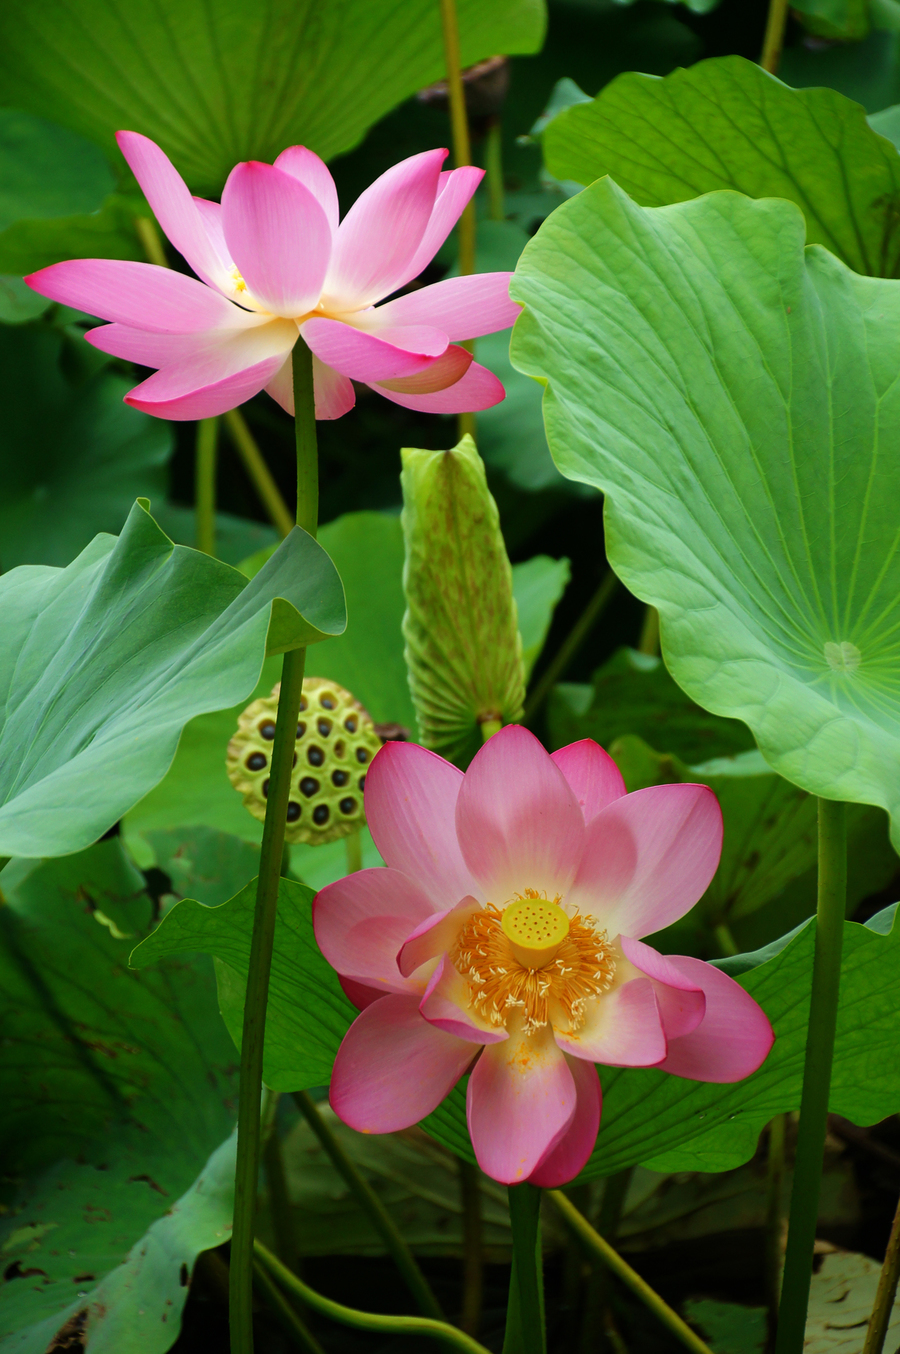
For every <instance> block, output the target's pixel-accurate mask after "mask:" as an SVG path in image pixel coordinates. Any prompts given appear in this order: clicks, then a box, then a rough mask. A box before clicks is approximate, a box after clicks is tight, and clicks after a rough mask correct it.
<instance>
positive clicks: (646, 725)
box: [548, 648, 753, 763]
mask: <svg viewBox="0 0 900 1354" xmlns="http://www.w3.org/2000/svg"><path fill="white" fill-rule="evenodd" d="M548 722H549V726H550V736H551V742H552V746H553V747H554V748H560V747H564V746H565V745H566V744H567V743H576V742H577V741H578V740H579V739H580V738H593V739H594V741H595V742H596V743H599V744H600V746H601V747H604V748H607V749H608V748H609V747H610V745H611V744H612V743H613V742H614V741H615V739H616V738H621V737H622V736H623V735H628V734H634V735H637V736H639V737H641V738H643V739H644V740H645V741H646V742H648V743H649V744H650V745H651V746H652V747H655V748H659V749H660V750H661V751H663V752H668V753H672V754H674V755H675V756H676V757H680V758H681V759H682V760H683V761H685V762H690V763H694V762H705V761H709V760H710V759H711V758H712V757H724V756H732V755H733V754H734V753H737V752H745V751H747V750H748V749H749V748H752V747H753V737H752V735H751V734H750V733H749V732H748V731H747V729H746V728H745V727H744V725H743V724H741V723H739V722H738V721H737V720H736V719H719V718H718V717H717V716H716V715H711V714H709V713H708V712H707V711H706V710H703V709H701V708H700V706H699V705H696V704H695V702H694V701H692V700H691V699H690V698H689V697H688V696H686V695H685V693H684V692H683V691H682V690H681V688H680V687H679V686H678V685H677V683H675V682H673V681H672V678H671V677H670V676H669V674H668V672H667V671H666V667H665V664H664V663H662V662H661V661H660V659H658V658H653V657H651V656H650V655H649V654H642V653H638V652H637V650H636V649H624V648H623V649H617V650H616V652H615V653H614V654H613V656H612V658H609V659H607V661H606V662H605V663H604V664H603V666H602V667H600V668H598V669H597V671H596V672H595V673H594V675H593V679H592V682H591V685H588V684H587V683H582V682H561V683H560V684H559V685H558V686H556V687H554V688H553V691H552V692H551V695H550V701H549V708H548Z"/></svg>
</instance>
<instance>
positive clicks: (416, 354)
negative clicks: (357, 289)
mask: <svg viewBox="0 0 900 1354" xmlns="http://www.w3.org/2000/svg"><path fill="white" fill-rule="evenodd" d="M300 333H301V334H302V335H303V337H304V339H305V340H306V342H307V343H308V344H309V346H310V348H312V350H313V352H314V353H315V355H316V357H318V358H319V360H320V361H321V362H324V363H325V365H326V366H328V367H333V368H334V369H335V371H339V372H340V373H341V374H342V375H343V376H350V377H352V378H353V380H354V381H366V382H369V381H382V380H385V379H390V378H393V377H396V376H412V375H413V373H414V372H417V371H422V370H423V369H424V368H425V367H427V366H428V365H429V364H430V363H431V361H432V360H433V359H434V358H435V357H439V356H440V355H441V353H443V352H444V351H445V350H446V347H447V337H446V335H445V334H442V333H441V332H440V330H438V329H425V328H424V327H422V326H419V327H418V328H417V329H415V330H413V329H412V328H411V327H410V328H408V329H407V330H406V334H407V335H408V341H409V342H412V343H414V344H416V345H417V350H416V351H411V349H410V348H408V347H403V348H398V347H397V346H396V344H393V343H390V342H388V341H387V340H385V339H383V338H378V337H376V335H375V334H367V333H366V332H365V330H362V329H354V327H353V326H352V325H349V324H344V323H343V321H342V320H328V319H325V318H322V317H319V316H317V317H316V318H315V319H312V320H305V321H304V323H303V324H301V326H300Z"/></svg>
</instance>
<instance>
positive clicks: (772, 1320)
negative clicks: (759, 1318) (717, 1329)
mask: <svg viewBox="0 0 900 1354" xmlns="http://www.w3.org/2000/svg"><path fill="white" fill-rule="evenodd" d="M785 1117H786V1116H785V1115H783V1114H776V1115H775V1118H774V1119H773V1120H772V1122H771V1123H770V1124H769V1147H768V1161H767V1170H766V1177H767V1178H766V1306H767V1308H768V1313H769V1330H770V1332H771V1333H772V1335H773V1336H774V1333H775V1331H776V1329H777V1327H778V1304H779V1302H780V1301H781V1261H782V1254H781V1247H782V1228H783V1225H784V1201H783V1198H782V1195H783V1193H784V1129H785Z"/></svg>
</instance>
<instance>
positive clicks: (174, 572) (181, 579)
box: [0, 502, 345, 856]
mask: <svg viewBox="0 0 900 1354" xmlns="http://www.w3.org/2000/svg"><path fill="white" fill-rule="evenodd" d="M344 620H345V613H344V597H343V590H342V588H341V583H340V579H339V578H338V575H337V572H336V571H335V568H334V565H333V564H332V563H331V561H330V560H329V558H328V556H327V555H326V554H325V552H324V550H323V549H322V548H321V546H319V545H318V544H317V543H316V542H315V541H314V540H313V538H312V537H311V536H308V535H307V534H306V533H305V532H303V531H301V530H300V528H299V527H298V528H295V529H294V530H293V531H292V532H291V534H290V536H289V537H288V538H287V539H286V540H285V541H284V542H283V543H282V545H281V546H280V548H279V549H278V550H277V551H276V553H275V554H274V555H273V556H272V558H271V559H270V560H269V561H268V563H267V564H266V566H265V567H264V568H263V569H262V570H261V571H260V573H259V574H257V576H256V578H254V579H253V580H252V581H251V582H249V583H248V582H247V580H246V578H245V577H244V575H243V574H241V573H239V572H238V571H237V570H236V569H232V568H230V567H229V566H228V565H226V564H221V563H219V562H218V561H217V560H214V559H211V558H210V557H209V556H206V555H203V554H200V553H198V552H197V551H194V550H188V549H186V548H185V547H184V546H173V545H172V542H171V541H170V540H169V538H168V537H167V536H165V535H164V534H163V532H161V531H160V529H159V527H158V526H157V525H156V523H155V522H154V521H153V518H152V517H151V516H150V514H149V512H148V511H147V508H146V507H145V506H144V505H143V503H142V502H139V503H137V504H136V505H135V506H134V507H133V508H132V511H131V513H130V515H129V517H128V520H127V522H126V524H125V527H124V529H123V531H122V534H121V536H119V537H113V536H97V537H95V538H94V540H93V541H92V542H91V544H90V545H88V546H87V547H86V549H85V550H83V551H82V553H81V554H80V555H79V556H78V558H77V559H76V560H74V561H73V563H72V564H70V565H69V566H68V568H66V569H52V568H46V567H41V566H30V565H25V566H22V567H20V568H18V569H13V570H11V571H10V572H9V573H7V574H5V575H3V577H2V578H0V625H2V629H3V635H4V643H3V647H2V652H0V692H2V695H3V706H4V716H3V724H2V727H0V767H2V770H0V854H2V855H6V856H52V855H63V854H66V853H68V852H70V851H77V850H79V849H81V848H82V847H84V846H86V845H87V844H88V843H90V842H92V841H94V840H96V839H97V838H98V837H99V836H100V835H101V834H102V833H103V832H105V831H106V830H107V829H108V828H109V827H111V826H112V824H113V823H115V822H116V821H117V820H118V819H119V818H120V817H121V816H122V814H123V813H125V812H126V811H127V810H128V809H129V808H131V807H132V805H133V804H135V803H136V802H137V801H138V800H139V799H140V798H141V797H142V796H143V795H145V794H146V793H147V791H148V790H150V789H152V788H153V786H154V785H155V784H156V783H157V782H158V781H160V780H161V779H162V777H163V776H164V775H165V773H166V771H167V769H168V767H169V765H170V763H171V761H172V758H173V756H174V754H175V749H176V747H177V744H178V738H179V735H180V733H181V730H182V728H183V727H184V725H185V724H186V723H187V722H188V720H190V719H192V718H193V717H194V716H195V715H197V714H200V713H202V712H204V711H210V710H216V709H221V708H223V707H227V706H230V705H233V704H234V703H235V702H236V701H237V700H240V699H242V698H243V697H245V696H247V695H249V693H250V692H251V691H252V690H253V687H254V685H255V683H256V681H257V679H258V677H259V672H260V667H261V665H262V661H263V657H264V654H265V652H266V650H267V649H268V651H269V652H270V653H280V652H283V651H285V650H286V649H289V648H293V647H297V646H299V645H302V644H311V643H315V642H316V641H318V640H321V639H324V638H325V637H326V636H327V635H335V634H339V633H340V632H341V630H342V629H343V626H344Z"/></svg>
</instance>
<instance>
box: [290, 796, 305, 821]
mask: <svg viewBox="0 0 900 1354" xmlns="http://www.w3.org/2000/svg"><path fill="white" fill-rule="evenodd" d="M302 812H303V810H302V809H301V807H300V805H299V804H295V803H294V801H293V799H292V800H291V802H290V803H289V804H288V811H287V820H288V822H289V823H296V821H297V819H298V818H299V817H300V815H301V813H302Z"/></svg>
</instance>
